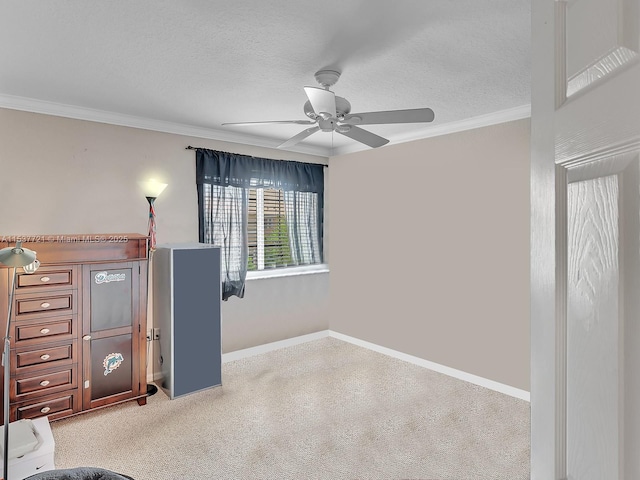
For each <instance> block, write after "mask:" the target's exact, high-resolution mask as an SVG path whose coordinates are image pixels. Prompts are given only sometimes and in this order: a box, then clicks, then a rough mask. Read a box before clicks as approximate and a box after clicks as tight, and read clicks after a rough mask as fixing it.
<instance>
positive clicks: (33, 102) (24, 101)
mask: <svg viewBox="0 0 640 480" xmlns="http://www.w3.org/2000/svg"><path fill="white" fill-rule="evenodd" d="M0 108H8V109H11V110H21V111H25V112H32V113H41V114H45V115H54V116H57V117H65V118H73V119H76V120H87V121H90V122H98V123H106V124H110V125H119V126H123V127H131V128H140V129H143V130H152V131H155V132H164V133H172V134H176V135H184V136H187V137H196V138H207V139H211V140H218V141H222V142H233V143H241V144H245V145H253V146H256V147H265V148H273V149H275V148H276V147H277V146H278V144H279V143H280V142H278V141H275V140H273V139H269V138H265V137H259V136H255V135H244V134H239V133H236V132H228V131H221V130H216V129H212V128H204V127H196V126H193V125H185V124H181V123H173V122H166V121H164V120H154V119H150V118H144V117H136V116H133V115H126V114H122V113H116V112H109V111H105V110H97V109H93V108H86V107H78V106H75V105H66V104H62V103H55V102H48V101H45V100H37V99H34V98H27V97H18V96H13V95H4V94H0ZM530 116H531V105H522V106H520V107H515V108H510V109H507V110H501V111H498V112H494V113H490V114H487V115H480V116H477V117H473V118H468V119H465V120H460V121H457V122H449V123H444V124H441V125H431V126H429V127H426V128H424V129H422V130H418V131H413V132H411V133H408V134H401V135H394V136H393V138H390V140H391V141H390V143H389V144H388V145H389V146H390V145H396V144H399V143H405V142H411V141H414V140H422V139H425V138H429V137H436V136H439V135H447V134H450V133H456V132H462V131H464V130H472V129H475V128H480V127H487V126H490V125H496V124H499V123H505V122H511V121H515V120H521V119H523V118H528V117H530ZM382 148H385V147H382ZM367 149H368V147H366V146H365V145H361V144H359V143H354V144H353V145H348V146H345V147H340V148H334V149H331V148H325V147H321V146H317V145H301V144H297V145H294V146H293V147H291V148H288V149H287V150H289V151H292V152H297V153H304V154H308V155H317V156H321V157H334V156H339V155H344V154H347V153H354V152H359V151H362V150H367Z"/></svg>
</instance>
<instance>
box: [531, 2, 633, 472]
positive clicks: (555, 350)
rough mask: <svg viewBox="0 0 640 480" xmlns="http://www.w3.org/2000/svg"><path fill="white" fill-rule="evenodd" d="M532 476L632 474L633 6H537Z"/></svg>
mask: <svg viewBox="0 0 640 480" xmlns="http://www.w3.org/2000/svg"><path fill="white" fill-rule="evenodd" d="M531 4H532V51H533V58H532V101H531V111H532V114H531V133H532V136H531V147H532V149H531V152H532V156H531V174H532V175H531V357H532V358H531V359H532V368H531V478H532V479H534V480H551V479H554V480H560V479H562V480H564V479H570V480H621V479H625V480H636V479H640V0H570V1H554V0H533V1H532V2H531Z"/></svg>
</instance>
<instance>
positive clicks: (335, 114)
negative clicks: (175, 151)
mask: <svg viewBox="0 0 640 480" xmlns="http://www.w3.org/2000/svg"><path fill="white" fill-rule="evenodd" d="M315 78H316V80H317V81H318V83H319V84H320V85H322V87H323V88H318V87H304V91H305V93H306V94H307V98H308V99H309V100H308V101H307V102H305V104H304V113H305V115H307V117H309V118H310V119H311V120H274V121H266V122H236V123H223V124H222V125H247V126H248V125H266V124H278V123H281V124H295V125H314V126H313V127H309V128H307V129H305V130H303V131H302V132H300V133H298V134H297V135H295V136H293V137H291V138H290V139H289V140H287V141H285V142H284V143H282V144H280V145H278V147H277V148H287V147H290V146H292V145H295V144H296V143H298V142H300V141H302V140H304V139H305V138H307V137H308V136H309V135H312V134H314V133H316V132H318V131H323V132H337V133H339V134H340V135H344V136H345V137H349V138H351V139H353V140H356V141H358V142H360V143H364V144H365V145H368V146H369V147H372V148H376V147H381V146H383V145H386V144H387V143H389V140H387V139H386V138H383V137H381V136H379V135H376V134H374V133H371V132H369V131H367V130H364V129H362V128H360V127H359V126H358V125H374V124H383V123H422V122H431V121H433V119H434V114H433V110H431V109H430V108H415V109H410V110H387V111H382V112H365V113H351V104H350V103H349V102H348V101H347V100H346V99H345V98H342V97H339V96H337V95H336V94H335V93H333V92H332V91H331V90H329V87H331V86H332V85H334V84H335V83H336V82H337V81H338V79H339V78H340V72H338V71H335V70H320V71H318V72H316V74H315Z"/></svg>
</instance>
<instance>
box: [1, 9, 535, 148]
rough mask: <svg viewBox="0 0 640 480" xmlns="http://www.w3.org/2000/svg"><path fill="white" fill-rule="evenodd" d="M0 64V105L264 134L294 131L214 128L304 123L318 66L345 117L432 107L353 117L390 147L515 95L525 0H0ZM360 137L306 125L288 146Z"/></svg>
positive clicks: (523, 93)
mask: <svg viewBox="0 0 640 480" xmlns="http://www.w3.org/2000/svg"><path fill="white" fill-rule="evenodd" d="M0 65H2V68H1V69H0V106H5V107H9V108H22V109H25V110H28V109H31V110H34V111H35V110H38V108H40V107H34V105H36V106H37V105H40V106H42V105H49V107H50V108H53V105H52V104H45V103H43V102H52V103H53V104H60V106H73V107H84V108H85V109H91V110H87V112H91V111H94V110H95V111H102V112H112V113H117V114H121V115H122V116H129V117H131V118H134V117H137V118H139V119H147V120H153V121H156V122H158V123H159V124H160V123H163V122H166V125H174V126H185V127H194V129H193V131H196V130H197V131H201V132H202V131H204V132H207V134H206V136H208V137H210V138H219V139H227V138H228V139H230V140H234V139H235V140H241V141H243V142H245V143H252V144H256V145H264V146H276V145H278V144H279V143H281V142H283V141H284V140H286V139H287V138H289V137H291V136H293V135H295V134H297V133H298V132H300V131H301V130H302V129H304V128H305V127H303V126H300V125H269V126H252V127H237V126H236V127H226V126H222V125H221V124H222V123H224V122H245V121H262V120H306V119H307V117H306V116H305V115H304V112H303V110H302V107H303V104H304V102H305V101H306V99H307V98H306V96H305V93H304V90H303V87H304V86H305V85H310V86H318V85H317V83H316V81H315V79H314V73H315V72H316V71H317V70H319V69H322V68H333V69H337V70H340V71H341V72H342V76H341V78H340V80H339V81H338V83H337V84H336V85H334V86H333V87H332V88H331V89H332V90H333V91H334V92H336V94H337V95H339V96H342V97H345V98H346V99H347V100H349V102H350V103H351V106H352V112H354V113H355V112H368V111H377V110H396V109H407V108H421V107H429V108H431V109H433V110H434V112H435V121H434V122H433V123H431V124H406V125H372V126H367V127H366V128H367V129H368V130H370V131H372V132H374V133H377V134H379V135H382V136H385V137H387V138H389V139H391V141H392V143H393V142H398V141H402V140H403V139H408V138H420V137H421V136H423V135H424V136H429V131H430V129H434V128H438V127H440V128H441V127H442V126H443V125H447V124H450V123H452V122H453V123H455V122H460V121H463V120H466V119H469V118H473V117H478V116H483V115H488V114H492V113H495V112H500V111H504V110H510V109H516V108H517V107H522V106H526V105H528V104H529V103H530V0H428V1H427V0H394V1H381V0H358V1H356V0H339V1H338V0H324V1H307V0H286V1H285V0H270V1H263V0H234V1H228V0H227V1H222V0H183V1H176V0H135V1H131V0H109V1H97V0H93V1H89V0H47V1H42V0H3V1H2V2H1V4H0ZM41 101H42V102H41ZM41 109H42V108H41ZM45 110H46V109H45ZM94 113H95V112H94ZM114 118H115V116H114ZM133 123H135V122H133ZM365 148H368V147H365V146H363V145H361V144H359V143H357V142H355V141H353V140H351V139H349V138H346V137H344V136H342V135H339V134H336V133H331V132H318V133H315V134H314V135H312V136H310V137H308V138H307V139H306V140H305V141H304V142H302V143H301V144H298V145H297V146H296V147H292V148H291V150H294V151H307V152H309V153H320V154H324V155H331V154H335V153H342V152H345V151H355V150H360V149H365Z"/></svg>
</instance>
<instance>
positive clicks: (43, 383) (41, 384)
mask: <svg viewBox="0 0 640 480" xmlns="http://www.w3.org/2000/svg"><path fill="white" fill-rule="evenodd" d="M50 383H51V382H50V381H49V380H42V381H41V382H40V386H42V387H46V386H47V385H49V384H50Z"/></svg>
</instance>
